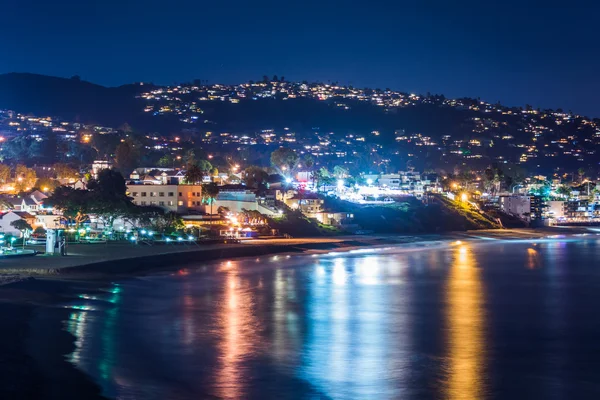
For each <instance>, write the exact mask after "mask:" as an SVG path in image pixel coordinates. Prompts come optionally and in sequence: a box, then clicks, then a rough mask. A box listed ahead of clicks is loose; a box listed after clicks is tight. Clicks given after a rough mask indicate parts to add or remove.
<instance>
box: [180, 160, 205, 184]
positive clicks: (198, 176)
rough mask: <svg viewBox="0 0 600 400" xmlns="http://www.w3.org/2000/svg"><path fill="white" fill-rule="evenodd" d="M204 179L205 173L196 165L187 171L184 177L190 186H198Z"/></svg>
mask: <svg viewBox="0 0 600 400" xmlns="http://www.w3.org/2000/svg"><path fill="white" fill-rule="evenodd" d="M203 179H204V172H203V171H202V169H201V168H200V167H199V166H198V165H196V164H192V165H190V166H189V167H188V169H187V171H185V176H184V177H183V180H184V181H185V182H186V183H187V184H189V185H196V184H198V183H202V180H203Z"/></svg>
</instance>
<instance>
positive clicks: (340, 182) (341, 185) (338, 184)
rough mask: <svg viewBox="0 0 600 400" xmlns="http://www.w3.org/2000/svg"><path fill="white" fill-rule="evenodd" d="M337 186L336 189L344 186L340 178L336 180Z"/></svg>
mask: <svg viewBox="0 0 600 400" xmlns="http://www.w3.org/2000/svg"><path fill="white" fill-rule="evenodd" d="M337 187H338V189H341V188H343V187H344V180H343V179H340V180H339V181H337Z"/></svg>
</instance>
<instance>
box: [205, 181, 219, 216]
mask: <svg viewBox="0 0 600 400" xmlns="http://www.w3.org/2000/svg"><path fill="white" fill-rule="evenodd" d="M219 191H220V189H219V186H218V185H217V184H216V183H215V182H211V183H205V184H204V185H202V199H203V200H204V201H205V202H208V203H209V204H210V215H212V208H213V203H214V202H215V199H216V198H217V196H218V195H219Z"/></svg>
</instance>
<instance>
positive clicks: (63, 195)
mask: <svg viewBox="0 0 600 400" xmlns="http://www.w3.org/2000/svg"><path fill="white" fill-rule="evenodd" d="M89 197H90V196H89V191H87V190H83V189H73V188H70V187H68V186H59V187H57V188H56V190H55V191H54V193H52V195H51V196H49V197H48V198H47V199H46V200H45V201H44V205H46V206H49V207H53V208H55V209H57V210H59V211H61V212H62V214H63V217H64V219H65V220H66V221H67V222H73V223H74V224H75V228H76V229H77V228H79V225H80V224H81V223H83V222H85V221H86V220H87V219H88V212H89V208H90V207H89V206H90V204H89Z"/></svg>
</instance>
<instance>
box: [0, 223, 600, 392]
mask: <svg viewBox="0 0 600 400" xmlns="http://www.w3.org/2000/svg"><path fill="white" fill-rule="evenodd" d="M586 232H588V233H589V231H586ZM560 233H564V234H569V235H578V234H581V233H584V232H580V231H571V232H560ZM551 234H556V232H554V231H546V230H543V231H539V230H527V231H523V230H513V231H510V230H504V231H497V230H493V231H473V232H455V233H451V234H444V235H415V236H395V237H392V236H389V237H386V236H378V237H353V238H350V239H336V240H330V241H311V240H310V239H307V240H305V241H304V242H303V243H293V244H291V243H287V244H282V243H279V244H278V243H270V244H256V243H254V244H247V245H246V244H242V245H224V246H223V247H219V248H199V249H195V250H190V249H186V251H178V252H163V253H162V254H155V255H144V256H141V257H140V256H138V257H130V258H120V259H110V260H104V261H96V262H91V263H83V264H80V265H74V266H71V267H64V268H59V269H43V270H40V269H36V270H35V271H36V272H35V273H33V274H31V275H28V276H25V277H24V279H23V280H21V281H19V282H12V283H9V284H6V285H4V286H0V312H3V316H4V320H5V324H7V325H8V326H10V327H11V329H9V330H8V331H9V332H7V333H5V334H4V337H3V338H4V340H3V341H0V346H3V347H0V348H2V350H3V351H2V353H1V354H4V357H3V361H0V370H3V372H4V374H2V375H0V376H1V378H0V379H1V380H2V381H1V384H2V386H1V387H2V389H0V395H2V396H0V397H2V398H19V399H37V398H44V399H61V400H65V399H80V398H86V399H106V398H105V397H103V396H102V394H101V393H102V390H101V388H100V386H99V385H98V384H96V383H95V382H94V381H93V380H92V378H91V377H89V376H88V375H87V374H85V373H84V372H83V371H80V370H78V369H77V368H76V367H75V365H73V364H71V363H70V362H68V361H67V359H66V356H67V355H68V354H70V353H71V352H73V350H74V349H75V337H74V336H73V335H71V334H70V333H69V332H67V331H66V330H65V329H64V325H63V321H64V320H65V318H66V314H67V313H68V312H69V311H68V309H64V311H63V309H61V308H59V307H56V306H57V305H58V304H60V303H61V302H65V301H68V300H69V298H70V297H68V295H69V294H70V293H72V290H73V287H74V286H76V285H79V284H84V285H91V286H95V285H98V286H99V285H102V284H103V282H107V281H115V280H120V279H127V278H130V277H134V276H142V275H148V274H155V273H164V272H169V271H170V272H172V271H175V270H176V269H178V268H181V267H183V266H185V265H190V264H193V263H195V264H201V263H205V262H212V261H215V260H219V259H229V258H231V259H233V258H244V257H256V256H265V255H268V254H281V253H305V254H306V253H310V252H314V253H315V254H318V253H321V254H323V253H329V252H340V253H342V252H348V251H352V250H357V249H365V248H382V247H390V246H402V245H404V246H407V247H410V246H417V247H418V249H417V250H428V249H429V247H428V246H426V245H425V243H427V242H435V243H437V244H438V245H439V244H440V242H449V241H452V240H470V241H474V242H480V243H484V242H487V243H490V244H491V243H493V241H495V240H519V239H529V240H539V239H544V238H547V237H549V236H551ZM592 234H594V233H592ZM590 236H591V235H590ZM53 258H55V257H53ZM8 271H12V270H11V269H0V278H1V277H2V276H3V275H4V276H6V274H7V272H8ZM26 271H28V270H27V268H21V269H18V270H16V272H17V274H25V273H26ZM49 271H52V272H49ZM32 275H33V276H32ZM9 276H10V275H9Z"/></svg>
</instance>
